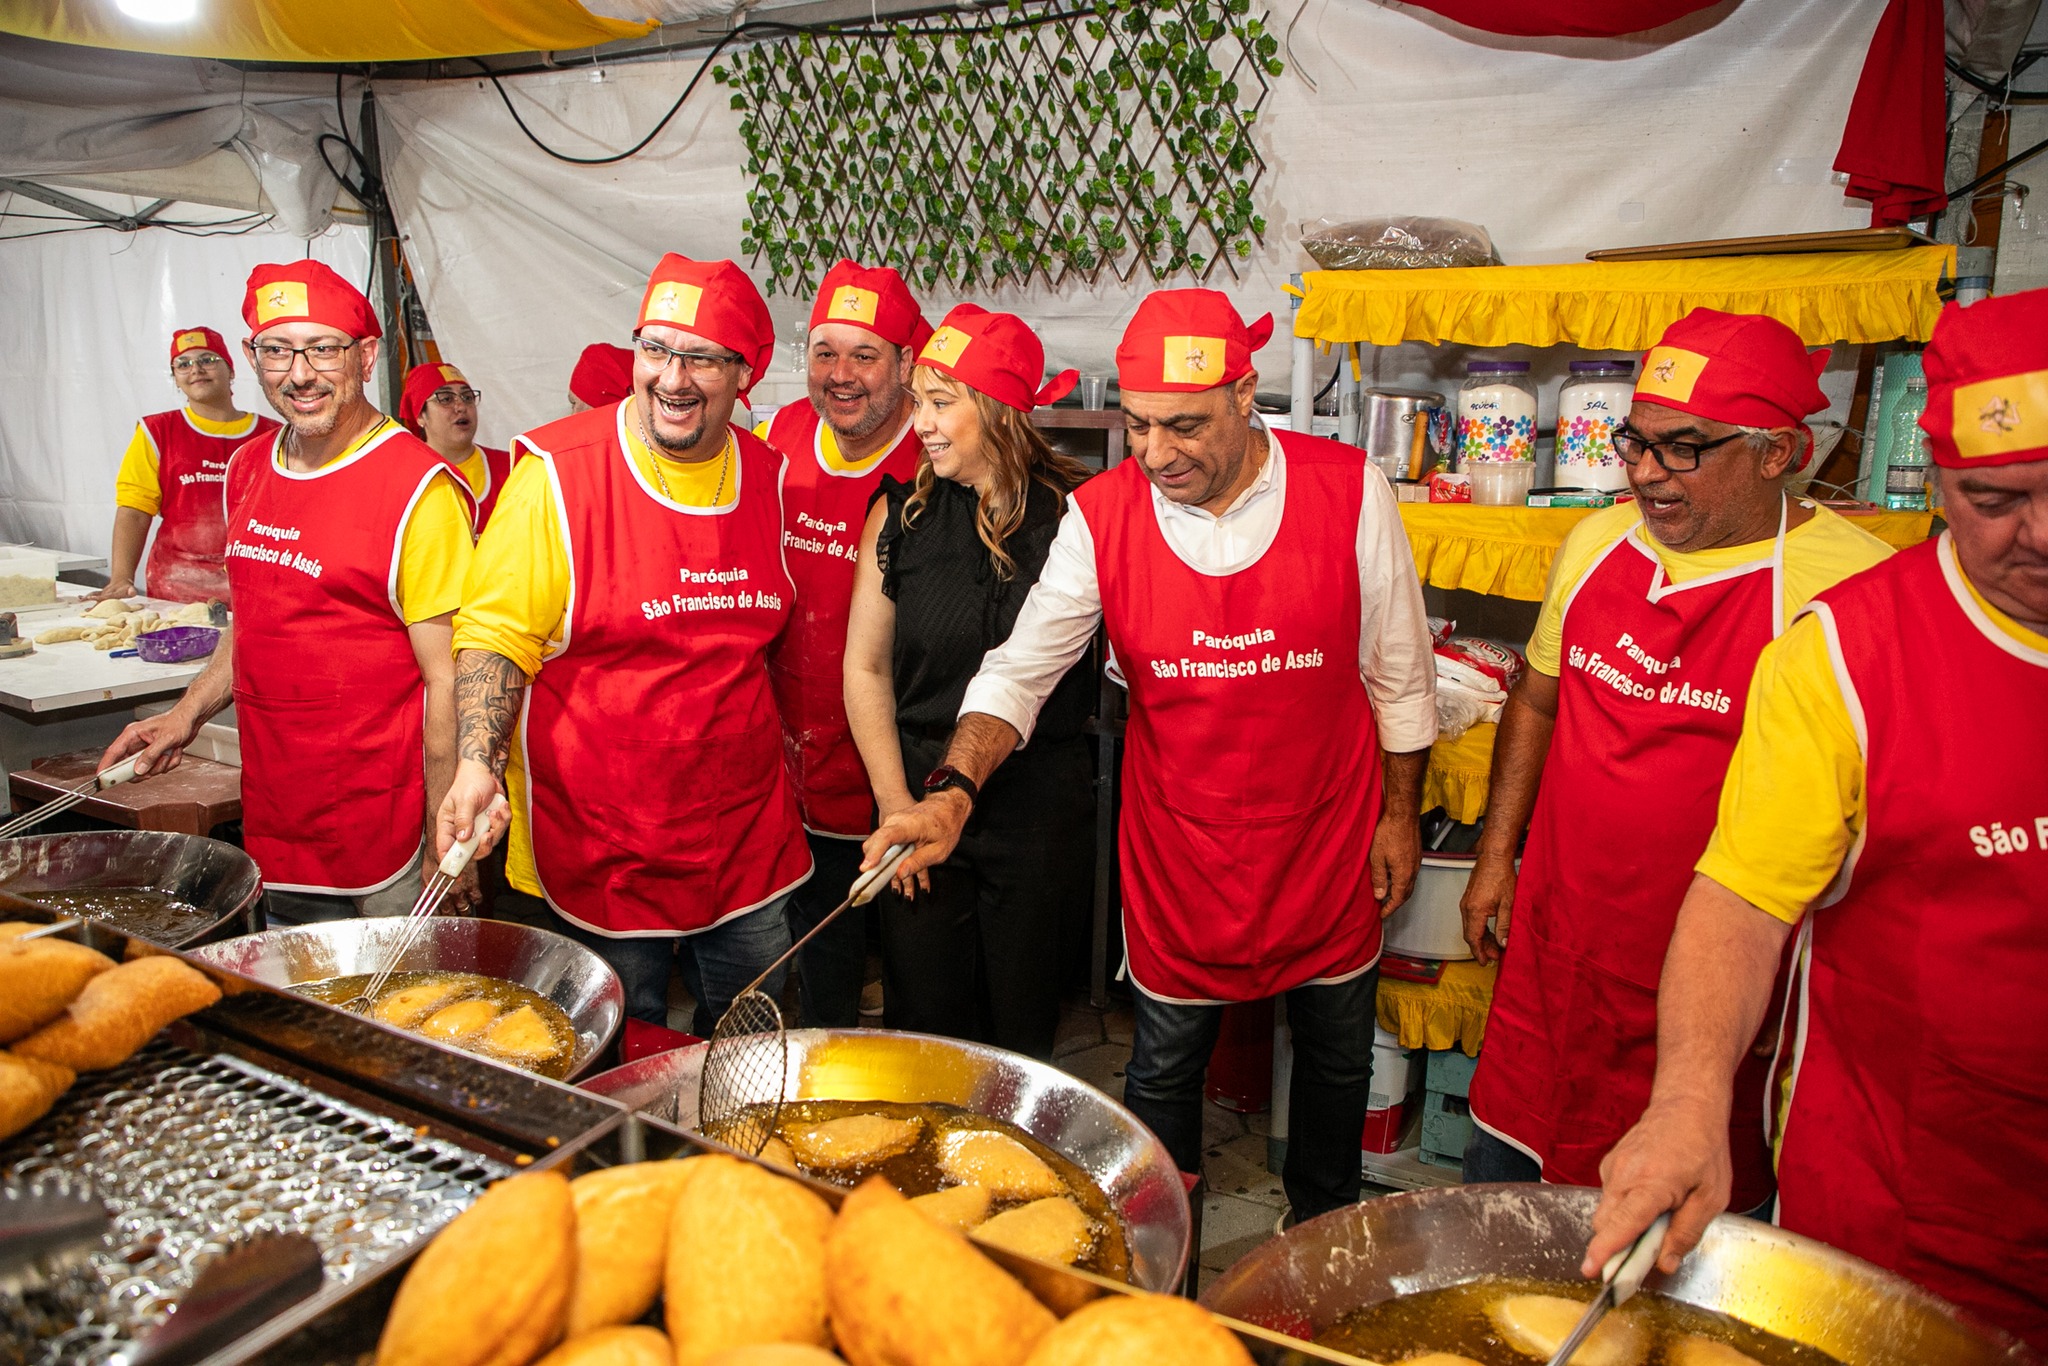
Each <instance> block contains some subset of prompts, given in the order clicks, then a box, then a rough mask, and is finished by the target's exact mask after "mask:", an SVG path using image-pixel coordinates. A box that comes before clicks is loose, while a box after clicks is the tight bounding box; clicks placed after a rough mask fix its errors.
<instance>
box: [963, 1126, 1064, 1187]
mask: <svg viewBox="0 0 2048 1366" xmlns="http://www.w3.org/2000/svg"><path fill="white" fill-rule="evenodd" d="M939 1170H940V1171H942V1172H944V1173H945V1174H946V1177H947V1179H948V1180H951V1181H958V1182H960V1183H961V1184H963V1185H969V1186H985V1187H987V1189H988V1192H989V1194H991V1195H993V1196H995V1198H996V1199H998V1200H1043V1199H1045V1198H1046V1197H1047V1196H1052V1195H1065V1194H1066V1193H1067V1183H1066V1182H1064V1181H1062V1180H1060V1177H1059V1173H1058V1172H1055V1171H1054V1170H1053V1169H1052V1168H1051V1167H1048V1166H1047V1165H1045V1160H1044V1159H1043V1158H1041V1157H1039V1155H1038V1154H1037V1153H1034V1152H1032V1151H1031V1149H1029V1148H1027V1147H1025V1146H1024V1145H1023V1144H1022V1143H1019V1142H1018V1141H1017V1140H1016V1139H1014V1138H1011V1137H1010V1136H1009V1135H1008V1134H999V1133H995V1132H994V1131H992V1130H988V1129H955V1130H954V1131H953V1132H952V1133H949V1134H946V1135H944V1136H942V1137H941V1138H940V1139H939Z"/></svg>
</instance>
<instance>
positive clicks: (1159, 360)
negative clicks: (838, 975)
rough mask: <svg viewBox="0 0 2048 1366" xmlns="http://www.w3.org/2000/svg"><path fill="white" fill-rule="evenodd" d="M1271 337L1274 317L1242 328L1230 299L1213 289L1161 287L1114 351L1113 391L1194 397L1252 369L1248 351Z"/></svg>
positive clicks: (1239, 318)
mask: <svg viewBox="0 0 2048 1366" xmlns="http://www.w3.org/2000/svg"><path fill="white" fill-rule="evenodd" d="M1272 336H1273V315H1272V314H1270V313H1268V314H1267V315H1266V316H1265V317H1263V318H1260V319H1259V320H1258V321H1257V322H1255V323H1253V324H1252V325H1251V326H1250V327H1246V326H1245V325H1244V319H1243V318H1242V317H1241V316H1239V314H1238V311H1237V307H1236V305H1234V304H1232V303H1231V302H1230V297H1229V296H1228V295H1226V294H1223V293H1220V292H1218V291H1217V290H1213V289H1162V290H1159V291H1157V292H1155V293H1152V294H1148V295H1146V296H1145V302H1143V303H1141V304H1139V305H1138V312H1137V314H1136V315H1135V316H1134V317H1133V318H1132V319H1131V323H1130V326H1128V327H1126V328H1125V329H1124V339H1123V341H1122V342H1120V343H1118V345H1117V348H1116V383H1117V387H1118V388H1119V389H1131V390H1135V391H1136V392H1138V393H1141V394H1159V393H1179V394H1192V393H1199V392H1200V391H1202V390H1204V389H1214V388H1216V387H1217V386H1218V385H1220V384H1234V383H1236V382H1237V381H1238V380H1241V379H1243V378H1244V377H1245V373H1246V372H1247V371H1249V370H1250V369H1251V368H1252V352H1254V351H1256V350H1258V349H1259V348H1260V347H1262V346H1264V345H1265V344H1266V343H1267V341H1268V340H1270V339H1271V338H1272Z"/></svg>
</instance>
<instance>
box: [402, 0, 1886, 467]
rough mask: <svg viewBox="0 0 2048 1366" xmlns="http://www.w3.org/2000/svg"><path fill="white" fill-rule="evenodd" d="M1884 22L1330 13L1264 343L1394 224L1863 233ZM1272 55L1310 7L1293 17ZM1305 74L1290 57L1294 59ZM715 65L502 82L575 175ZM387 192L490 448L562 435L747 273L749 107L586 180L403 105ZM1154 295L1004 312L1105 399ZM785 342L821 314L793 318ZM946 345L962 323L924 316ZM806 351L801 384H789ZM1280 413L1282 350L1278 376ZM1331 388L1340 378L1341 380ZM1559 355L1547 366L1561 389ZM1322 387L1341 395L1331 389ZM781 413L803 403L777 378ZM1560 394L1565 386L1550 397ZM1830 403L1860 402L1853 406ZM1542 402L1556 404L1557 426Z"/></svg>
mask: <svg viewBox="0 0 2048 1366" xmlns="http://www.w3.org/2000/svg"><path fill="white" fill-rule="evenodd" d="M1883 8H1884V0H1748V2H1747V3H1743V4H1740V5H1739V6H1737V5H1733V4H1724V5H1720V6H1716V7H1715V8H1714V9H1712V10H1709V11H1707V12H1705V14H1704V15H1703V16H1696V17H1695V19H1693V20H1690V21H1686V22H1685V23H1683V24H1680V25H1674V26H1672V28H1671V29H1670V30H1667V31H1663V32H1660V33H1657V34H1652V35H1647V36H1641V37H1637V38H1633V39H1626V40H1613V41H1596V40H1547V41H1544V40H1520V39H1506V38H1497V37H1492V36H1489V35H1485V34H1478V33H1475V32H1473V31H1471V30H1466V29H1462V28H1457V27H1455V26H1453V25H1450V24H1448V23H1446V22H1444V21H1441V20H1437V19H1435V18H1434V17H1432V16H1428V15H1426V14H1423V13H1421V12H1419V11H1409V10H1403V9H1398V8H1382V7H1380V6H1378V5H1374V4H1367V3H1363V2H1362V0H1308V3H1307V6H1306V8H1305V10H1304V12H1303V13H1302V15H1301V18H1300V21H1299V23H1298V24H1297V25H1296V27H1295V29H1294V33H1293V40H1292V44H1291V48H1292V53H1293V57H1292V58H1291V59H1290V60H1291V62H1298V70H1299V72H1300V73H1303V74H1306V75H1308V76H1310V77H1312V78H1313V79H1314V80H1315V82H1316V83H1317V86H1318V87H1319V88H1318V89H1317V90H1315V91H1311V90H1310V89H1309V87H1308V86H1307V85H1306V84H1305V83H1304V82H1303V81H1302V79H1300V75H1298V74H1297V73H1296V71H1294V70H1290V72H1289V73H1288V74H1287V75H1284V76H1282V77H1280V78H1278V80H1277V81H1276V82H1275V89H1274V92H1273V96H1272V98H1271V100H1270V102H1269V103H1268V106H1267V112H1266V113H1265V114H1264V115H1263V116H1262V120H1261V132H1260V134H1259V136H1260V137H1261V145H1262V147H1263V150H1264V153H1265V157H1266V161H1267V167H1268V169H1267V172H1266V177H1265V179H1264V180H1263V181H1262V182H1261V185H1260V191H1259V192H1260V194H1261V196H1262V199H1263V212H1264V213H1265V216H1266V218H1267V219H1268V221H1269V223H1270V224H1271V225H1272V226H1271V228H1270V229H1269V231H1268V236H1267V245H1266V250H1265V251H1264V253H1263V254H1261V255H1258V256H1256V257H1255V258H1254V259H1253V261H1252V262H1251V263H1250V264H1249V266H1248V267H1241V270H1242V271H1243V278H1241V279H1239V280H1238V281H1236V282H1232V281H1230V280H1229V279H1228V277H1227V276H1226V275H1225V274H1224V272H1223V271H1222V270H1220V269H1219V271H1218V272H1217V276H1216V277H1215V278H1213V279H1212V280H1211V281H1210V283H1211V284H1215V285H1217V286H1219V287H1221V288H1224V289H1227V290H1229V291H1230V292H1231V293H1232V295H1233V296H1234V297H1235V298H1236V300H1237V302H1238V305H1239V307H1240V308H1241V309H1242V310H1243V311H1244V312H1245V314H1246V316H1247V317H1255V316H1257V315H1258V314H1259V313H1262V312H1265V311H1267V310H1269V309H1270V310H1273V311H1275V312H1276V313H1277V314H1278V315H1279V318H1278V321H1279V324H1280V326H1279V329H1278V331H1279V332H1280V334H1281V335H1282V336H1283V337H1284V336H1285V334H1286V333H1287V332H1288V331H1289V324H1288V320H1287V315H1286V305H1287V302H1288V300H1287V297H1286V296H1285V295H1283V294H1282V293H1281V291H1280V286H1281V285H1282V284H1284V283H1285V282H1286V280H1287V277H1288V275H1289V273H1290V272H1292V271H1296V270H1300V269H1302V268H1304V267H1305V266H1309V265H1310V264H1311V263H1310V262H1309V261H1308V258H1307V257H1306V255H1305V254H1304V253H1303V252H1302V251H1301V249H1300V244H1299V235H1300V224H1301V223H1302V222H1303V221H1304V220H1313V219H1315V218H1317V217H1318V216H1329V217H1332V218H1337V219H1343V218H1352V217H1360V216H1365V215H1371V214H1381V213H1408V214H1418V213H1419V214H1441V215H1446V216H1450V217H1455V218H1464V219H1469V220H1471V221H1473V222H1478V223H1483V224H1485V225H1486V226H1487V227H1488V228H1489V229H1490V230H1491V231H1492V234H1493V237H1494V240H1495V242H1496V243H1497V244H1498V245H1499V247H1500V249H1501V252H1502V254H1503V255H1504V257H1505V258H1506V259H1507V261H1508V262H1509V263H1510V264H1522V263H1531V262H1554V261H1571V260H1577V259H1579V258H1580V257H1582V256H1583V254H1584V253H1585V252H1586V251H1588V250H1589V249H1593V248H1597V247H1606V246H1622V245H1631V244H1636V243H1645V242H1668V241H1682V240H1686V239H1691V238H1703V237H1719V236H1733V235H1747V234H1754V233H1775V232H1795V231H1810V230H1816V229H1825V228H1844V227H1859V226H1862V225H1864V224H1866V223H1868V221H1869V213H1868V207H1867V206H1866V205H1864V204H1862V203H1860V202H1857V201H1850V200H1846V199H1844V197H1843V195H1842V192H1841V188H1840V186H1839V185H1838V184H1837V183H1836V182H1835V180H1834V178H1833V176H1832V174H1831V172H1830V169H1829V168H1830V165H1831V163H1832V161H1833V159H1834V154H1835V149H1836V146H1837V145H1838V143H1839V142H1840V139H1841V135H1842V125H1843V122H1844V120H1845V118H1846V117H1847V113H1848V108H1849V99H1850V95H1851V92H1852V91H1853V89H1854V87H1855V83H1856V79H1857V75H1858V73H1859V71H1860V70H1861V67H1862V63H1863V55H1864V52H1865V49H1866V48H1867V47H1868V45H1869V41H1870V35H1871V32H1872V30H1873V29H1874V28H1875V27H1876V24H1877V18H1878V15H1879V13H1880V12H1881V11H1882V9H1883ZM1271 9H1272V11H1273V15H1272V22H1273V24H1274V27H1275V30H1276V32H1277V31H1281V30H1283V29H1284V28H1285V26H1286V22H1287V19H1288V16H1289V14H1290V12H1291V10H1292V4H1291V0H1271ZM1283 55H1284V54H1283ZM696 66H697V61H696V59H694V58H682V57H679V58H676V59H673V60H669V61H654V62H645V63H637V64H632V65H625V66H616V67H610V68H605V69H603V70H602V71H601V72H598V71H592V70H589V69H579V70H571V71H564V72H560V73H547V74H543V75H535V76H526V77H519V78H515V79H513V80H510V81H508V82H507V84H508V86H509V87H510V88H511V89H512V91H513V99H514V100H515V101H518V102H519V105H520V109H521V112H522V113H523V114H524V115H525V117H526V119H527V122H528V123H529V124H530V125H532V126H533V127H534V129H535V131H536V132H537V133H538V134H539V135H540V136H541V137H543V138H545V139H546V140H548V142H549V143H550V144H551V145H553V146H555V147H557V148H558V149H560V150H562V151H564V152H567V153H570V154H573V155H584V156H590V155H603V154H606V153H609V152H613V151H617V150H621V149H623V148H625V147H627V146H630V145H631V144H632V143H633V142H634V141H637V140H638V139H639V138H640V137H641V136H642V135H644V134H645V132H646V131H647V130H648V129H649V128H651V127H652V126H653V124H654V122H655V120H656V119H658V118H659V117H660V116H661V114H662V113H663V112H664V111H665V110H666V109H667V107H668V105H669V104H670V102H671V101H673V100H674V98H675V96H676V95H677V94H678V93H679V92H680V91H681V89H682V87H683V84H684V83H685V82H686V81H687V80H688V79H689V77H690V75H691V73H692V72H694V71H695V69H696ZM377 94H378V107H379V109H380V111H381V113H382V115H383V121H384V127H385V130H386V132H385V161H386V168H385V169H386V179H387V182H388V184H389V187H390V190H391V196H392V201H393V204H394V209H395V212H396V214H397V217H398V222H399V226H400V229H401V231H402V232H404V233H405V234H406V235H407V238H408V240H407V242H406V249H407V251H408V253H409V254H410V257H411V260H412V264H413V268H414V271H415V273H416V276H417V279H418V282H419V284H420V286H421V289H422V291H423V293H424V296H425V299H426V303H427V309H428V314H429V316H430V318H431V320H432V322H433V325H434V329H435V336H436V339H437V340H438V341H439V343H440V345H441V347H442V349H443V353H444V354H445V355H446V356H448V357H449V358H450V359H451V360H453V361H455V362H456V363H458V364H460V365H461V366H463V367H464V369H465V371H466V372H467V373H468V374H469V376H470V377H471V380H472V382H474V383H476V384H477V385H478V386H479V387H480V388H482V389H483V390H484V391H485V394H486V398H485V402H484V409H483V422H482V426H483V433H484V436H485V438H486V439H487V440H489V441H491V442H492V443H493V444H502V443H503V441H504V440H505V438H507V437H509V436H510V435H512V434H513V433H514V432H516V431H518V430H520V429H521V428H523V427H526V426H530V425H533V424H535V423H538V422H541V421H545V420H549V419H552V418H554V417H557V416H559V415H560V414H561V413H562V412H563V411H564V408H565V399H564V397H563V395H564V389H565V385H566V382H567V377H568V372H569V368H570V365H571V364H572V362H573V361H574V359H575V356H576V353H577V352H578V351H579V350H580V349H581V348H582V347H583V346H584V345H585V344H586V343H588V342H591V341H598V340H604V341H612V342H624V341H625V340H626V337H627V333H628V330H629V329H630V327H631V325H632V319H633V310H634V308H635V306H636V304H637V303H638V300H639V295H640V290H641V286H642V284H643V282H644V281H645V278H646V274H647V271H648V270H649V268H650V267H652V265H653V264H654V262H655V260H656V259H657V258H658V257H659V255H660V254H661V253H662V252H664V251H669V250H674V251H681V252H683V253H685V254H687V255H691V256H697V257H728V256H729V257H733V258H735V259H739V260H741V262H742V264H748V262H747V261H746V260H745V258H743V257H741V256H740V253H739V242H740V227H739V224H740V220H741V218H742V217H744V216H745V213H746V200H745V195H746V190H747V178H746V176H745V175H744V173H743V170H742V166H743V163H744V160H745V150H744V148H743V145H742V143H741V141H740V138H739V132H738V118H739V115H738V114H737V113H735V112H734V111H733V110H731V109H730V108H729V107H728V103H727V101H728V97H729V95H730V91H729V90H727V89H726V88H724V87H720V86H716V85H714V84H713V83H712V82H711V81H710V79H709V78H708V77H707V78H706V80H705V82H704V84H703V85H702V86H700V87H699V89H698V91H697V92H696V94H694V95H692V96H691V99H690V102H689V104H688V105H687V106H686V107H685V108H684V109H683V111H682V112H681V113H680V114H678V115H677V116H676V118H675V120H674V121H673V122H672V123H671V124H670V125H669V126H668V128H667V129H665V130H664V131H663V133H662V134H661V136H660V137H659V138H657V139H656V140H655V142H654V144H653V145H652V146H651V147H650V148H649V149H648V150H647V151H646V152H643V153H641V154H640V155H638V156H636V157H634V158H632V159H631V160H629V161H626V162H622V163H620V164H618V165H614V166H606V167H579V166H572V165H568V164H565V163H563V162H560V161H556V160H553V159H551V158H549V157H548V156H547V155H546V154H544V153H543V152H541V151H540V150H538V149H537V148H535V147H534V146H533V145H532V143H530V142H529V141H528V140H527V139H526V137H525V136H524V135H523V134H521V133H520V131H519V130H518V128H516V127H515V126H514V125H513V123H512V120H511V118H510V117H509V116H508V115H507V114H506V112H505V109H504V107H503V105H502V104H501V103H500V101H499V97H498V94H497V92H496V91H495V90H493V89H492V88H491V86H490V85H489V84H488V83H486V82H479V81H443V82H434V83H416V84H405V83H388V82H380V83H379V84H378V88H377ZM1150 287H1151V286H1150V285H1149V284H1139V285H1137V286H1133V287H1129V288H1126V287H1123V286H1118V285H1116V284H1114V283H1113V282H1111V283H1108V284H1105V285H1101V286H1093V287H1085V288H1069V289H1066V290H1064V291H1061V292H1060V293H1059V294H1057V295H1054V294H1052V293H1051V292H1049V291H1045V290H1042V289H1039V290H1032V291H1025V292H1021V293H1019V292H1013V291H1005V292H1000V293H994V294H989V295H985V296H984V297H982V298H979V299H978V300H977V302H980V303H983V304H986V305H988V306H990V307H994V308H1001V309H1007V310H1010V311H1013V312H1016V313H1019V314H1021V315H1022V316H1023V317H1025V318H1026V319H1027V320H1029V321H1031V322H1032V323H1033V324H1034V325H1036V326H1038V327H1039V329H1040V330H1041V333H1042V335H1043V336H1044V337H1045V340H1046V344H1047V351H1048V360H1049V362H1050V363H1051V364H1052V365H1053V366H1054V367H1058V366H1064V365H1073V366H1077V367H1079V368H1080V369H1081V370H1082V371H1083V372H1084V373H1091V372H1092V373H1105V374H1106V373H1109V372H1110V371H1111V370H1112V366H1111V357H1112V354H1113V352H1114V350H1115V346H1116V340H1117V337H1118V334H1119V333H1120V331H1121V330H1122V326H1123V324H1124V322H1125V320H1126V319H1128V318H1129V316H1130V314H1131V311H1132V310H1133V309H1134V308H1135V307H1136V305H1137V301H1138V299H1139V298H1140V297H1141V296H1142V294H1143V293H1145V292H1146V291H1147V290H1148V289H1149V288H1150ZM770 302H771V304H772V305H773V307H774V310H775V314H776V319H777V324H778V329H779V335H780V336H781V337H782V338H783V339H784V340H785V341H787V340H788V339H791V338H795V337H797V335H798V329H799V328H800V327H801V324H802V320H803V319H804V318H805V317H806V316H807V314H808V307H809V300H807V299H803V300H799V299H792V298H786V297H781V298H774V299H771V301H770ZM924 302H925V306H926V310H927V312H928V315H929V316H930V317H931V318H932V319H933V320H934V321H936V320H937V319H938V317H939V316H940V314H941V313H943V312H944V311H945V309H946V308H947V307H949V306H950V305H951V304H952V303H954V302H956V300H955V299H954V298H951V297H946V296H943V295H941V296H937V297H929V296H928V297H927V298H926V299H925V300H924ZM789 355H790V352H789V349H788V348H787V347H785V348H784V350H783V352H782V357H783V358H782V360H781V361H780V362H779V365H782V366H786V365H787V364H788V360H789ZM1462 360H1463V356H1462V354H1461V353H1456V352H1455V351H1454V350H1453V349H1451V348H1444V349H1442V350H1438V349H1436V348H1428V347H1404V348H1400V349H1399V350H1398V351H1397V352H1393V353H1388V354H1384V355H1382V356H1381V357H1380V358H1379V363H1378V367H1377V368H1378V372H1379V373H1378V375H1377V380H1378V381H1379V382H1387V383H1394V382H1413V381H1415V380H1421V379H1434V380H1436V381H1437V382H1438V383H1439V385H1440V386H1441V385H1443V384H1444V383H1445V382H1448V383H1449V384H1450V385H1453V386H1454V385H1455V383H1456V382H1457V377H1458V376H1459V375H1461V374H1462ZM1259 362H1260V370H1261V374H1262V385H1261V387H1262V388H1264V389H1268V390H1272V391H1281V392H1284V390H1285V387H1286V380H1287V368H1288V357H1287V347H1286V346H1285V345H1284V343H1281V344H1275V345H1273V346H1270V347H1268V348H1267V349H1266V350H1265V351H1264V352H1263V353H1261V355H1260V357H1259ZM1324 364H1325V365H1327V364H1328V362H1324ZM1562 369H1563V364H1562V361H1561V360H1559V359H1557V358H1556V357H1555V356H1553V357H1550V358H1545V359H1544V360H1543V361H1542V363H1541V364H1540V365H1539V378H1542V377H1543V375H1544V374H1545V372H1550V373H1551V374H1552V375H1554V374H1555V373H1558V372H1561V371H1562ZM1324 373H1327V371H1325V372H1324ZM771 381H778V382H771V383H769V384H767V385H764V386H763V387H762V388H761V389H760V390H759V391H758V393H759V396H760V397H761V398H762V399H763V400H764V401H765V402H767V403H770V404H773V403H777V402H787V401H790V400H792V399H794V398H796V397H797V396H798V394H799V393H800V383H799V382H798V379H797V377H796V376H794V375H793V374H790V373H789V372H787V371H781V372H780V373H778V375H776V376H773V377H771ZM1550 387H1554V385H1552V386H1550ZM1830 387H1831V388H1837V387H1840V385H1839V383H1838V384H1836V385H1831V386H1830ZM1546 402H1547V400H1546Z"/></svg>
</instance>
